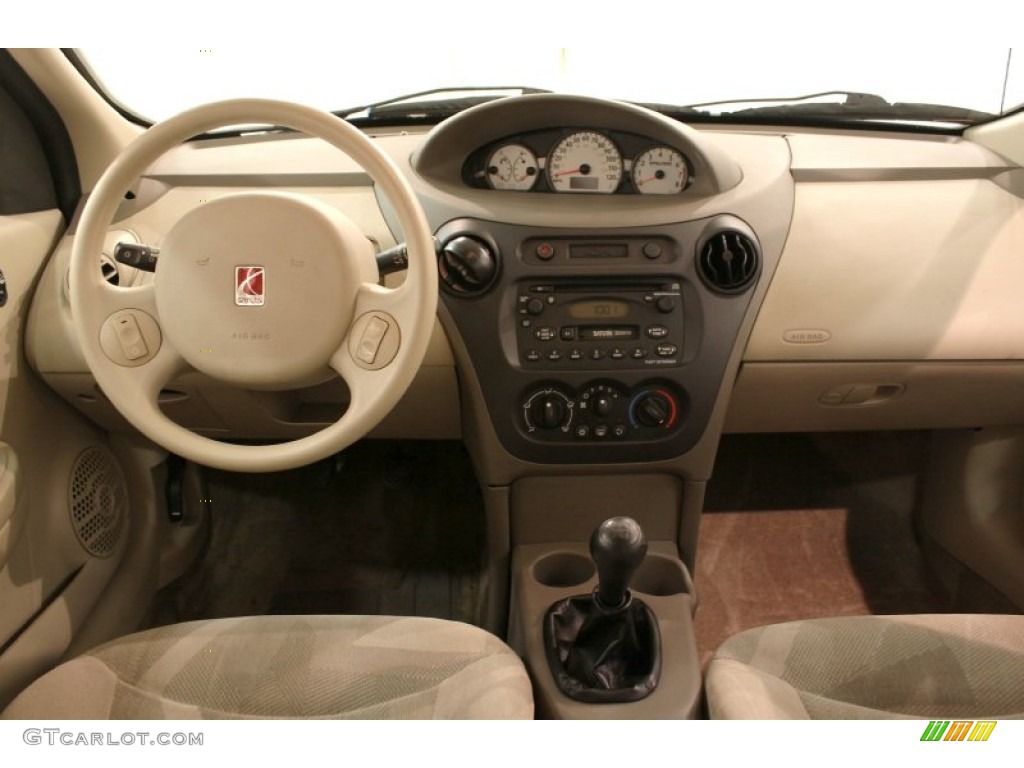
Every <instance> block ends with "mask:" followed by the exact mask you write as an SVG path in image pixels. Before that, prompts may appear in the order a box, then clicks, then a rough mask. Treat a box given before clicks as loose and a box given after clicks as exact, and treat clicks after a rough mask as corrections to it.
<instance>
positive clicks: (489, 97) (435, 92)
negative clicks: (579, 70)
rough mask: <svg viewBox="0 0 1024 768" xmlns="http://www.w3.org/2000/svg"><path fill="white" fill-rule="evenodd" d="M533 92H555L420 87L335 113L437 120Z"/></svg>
mask: <svg viewBox="0 0 1024 768" xmlns="http://www.w3.org/2000/svg"><path fill="white" fill-rule="evenodd" d="M530 93H551V91H548V90H545V89H543V88H532V87H529V86H519V85H496V86H489V87H485V86H479V85H472V86H464V87H460V86H450V87H445V88H431V89H430V90H428V91H416V92H415V93H407V94H405V95H403V96H394V97H392V98H390V99H384V100H382V101H375V102H372V103H370V104H362V105H360V106H358V107H348V108H346V109H340V110H337V111H335V112H334V114H335V115H337V116H338V117H341V118H344V119H347V120H350V121H352V122H358V123H378V122H387V121H389V120H393V119H403V120H436V119H442V118H445V117H450V116H451V115H454V114H457V113H459V112H461V111H462V110H464V109H468V108H469V107H472V106H476V105H477V104H484V103H486V102H488V101H494V100H495V99H503V98H506V97H508V96H512V95H523V94H530ZM445 94H448V95H447V96H446V95H445ZM363 113H365V114H363Z"/></svg>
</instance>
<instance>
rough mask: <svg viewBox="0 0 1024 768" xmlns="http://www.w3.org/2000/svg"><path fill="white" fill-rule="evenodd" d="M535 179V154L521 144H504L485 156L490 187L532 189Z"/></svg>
mask: <svg viewBox="0 0 1024 768" xmlns="http://www.w3.org/2000/svg"><path fill="white" fill-rule="evenodd" d="M536 181H537V156H536V155H534V154H533V152H531V151H530V150H529V149H527V148H526V147H524V146H523V145H522V144H505V145H504V146H501V147H498V148H497V149H496V150H494V152H492V153H491V156H490V157H489V158H487V183H488V184H490V185H491V189H514V190H527V189H532V188H533V185H534V183H535V182H536Z"/></svg>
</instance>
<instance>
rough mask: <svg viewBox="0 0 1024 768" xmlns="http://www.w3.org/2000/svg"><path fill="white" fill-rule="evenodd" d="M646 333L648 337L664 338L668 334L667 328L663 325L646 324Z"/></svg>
mask: <svg viewBox="0 0 1024 768" xmlns="http://www.w3.org/2000/svg"><path fill="white" fill-rule="evenodd" d="M646 333H647V337H648V338H650V339H664V338H665V337H666V336H668V328H666V327H665V326H664V325H649V326H647V331H646Z"/></svg>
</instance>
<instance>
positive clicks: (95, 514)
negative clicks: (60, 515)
mask: <svg viewBox="0 0 1024 768" xmlns="http://www.w3.org/2000/svg"><path fill="white" fill-rule="evenodd" d="M68 507H69V508H70V510H71V526H72V528H73V529H74V531H75V535H76V536H77V537H78V541H79V543H80V544H81V545H82V547H83V548H84V549H85V551H86V552H88V553H89V554H90V555H93V556H94V557H108V556H109V555H110V554H112V553H113V552H114V549H115V548H116V547H117V544H118V542H119V541H120V539H121V534H122V533H123V532H124V527H125V518H126V517H127V514H128V487H127V485H126V484H125V480H124V475H122V474H121V468H120V466H119V465H118V463H117V460H116V459H115V458H114V456H113V454H111V453H110V452H109V451H107V450H106V449H104V448H100V447H98V446H95V447H92V448H86V449H85V450H84V451H82V453H81V454H79V456H78V458H77V459H75V464H74V466H73V467H72V468H71V482H70V484H69V487H68Z"/></svg>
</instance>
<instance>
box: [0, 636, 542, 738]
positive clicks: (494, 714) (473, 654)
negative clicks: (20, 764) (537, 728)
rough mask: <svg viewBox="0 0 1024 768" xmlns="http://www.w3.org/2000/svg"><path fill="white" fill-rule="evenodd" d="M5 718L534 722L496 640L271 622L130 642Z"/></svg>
mask: <svg viewBox="0 0 1024 768" xmlns="http://www.w3.org/2000/svg"><path fill="white" fill-rule="evenodd" d="M3 717H4V718H5V719H40V718H45V719H142V720H144V719H168V718H176V719H194V718H204V719H215V718H342V719H356V718H358V719H378V718H385V719H400V718H406V719H408V718H415V719H429V718H445V719H451V718H454V719H470V718H473V719H475V718H486V719H499V718H501V719H504V718H515V719H528V718H532V717H533V696H532V692H531V687H530V681H529V678H528V677H527V674H526V671H525V669H524V667H523V664H522V662H521V661H520V660H519V658H518V657H517V656H516V655H515V654H514V653H513V652H512V651H511V650H510V649H509V648H508V647H507V646H506V645H505V644H504V643H502V642H501V641H500V640H499V639H498V638H496V637H494V636H493V635H491V634H489V633H487V632H485V631H483V630H481V629H478V628H476V627H472V626H469V625H467V624H460V623H457V622H452V621H443V620H440V619H423V618H395V617H377V616H374V617H368V616H261V617H252V618H239V619H218V620H214V621H198V622H190V623H187V624H178V625H173V626H169V627H163V628H160V629H154V630H150V631H148V632H141V633H138V634H135V635H129V636H127V637H123V638H120V639H117V640H114V641H113V642H110V643H107V644H105V645H102V646H100V647H98V648H95V649H93V650H92V651H90V652H89V653H87V654H86V655H84V656H80V657H78V658H76V659H74V660H72V661H69V662H67V663H65V664H62V665H60V666H59V667H57V668H56V669H54V670H53V671H51V672H50V673H49V674H47V675H45V676H43V677H42V678H40V679H39V680H37V681H36V682H35V683H33V684H32V685H31V686H29V688H28V689H26V690H25V691H24V692H22V694H21V695H20V696H19V697H18V698H17V699H15V700H14V702H12V703H11V705H10V706H9V707H8V708H7V709H6V710H5V711H4V713H3Z"/></svg>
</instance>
